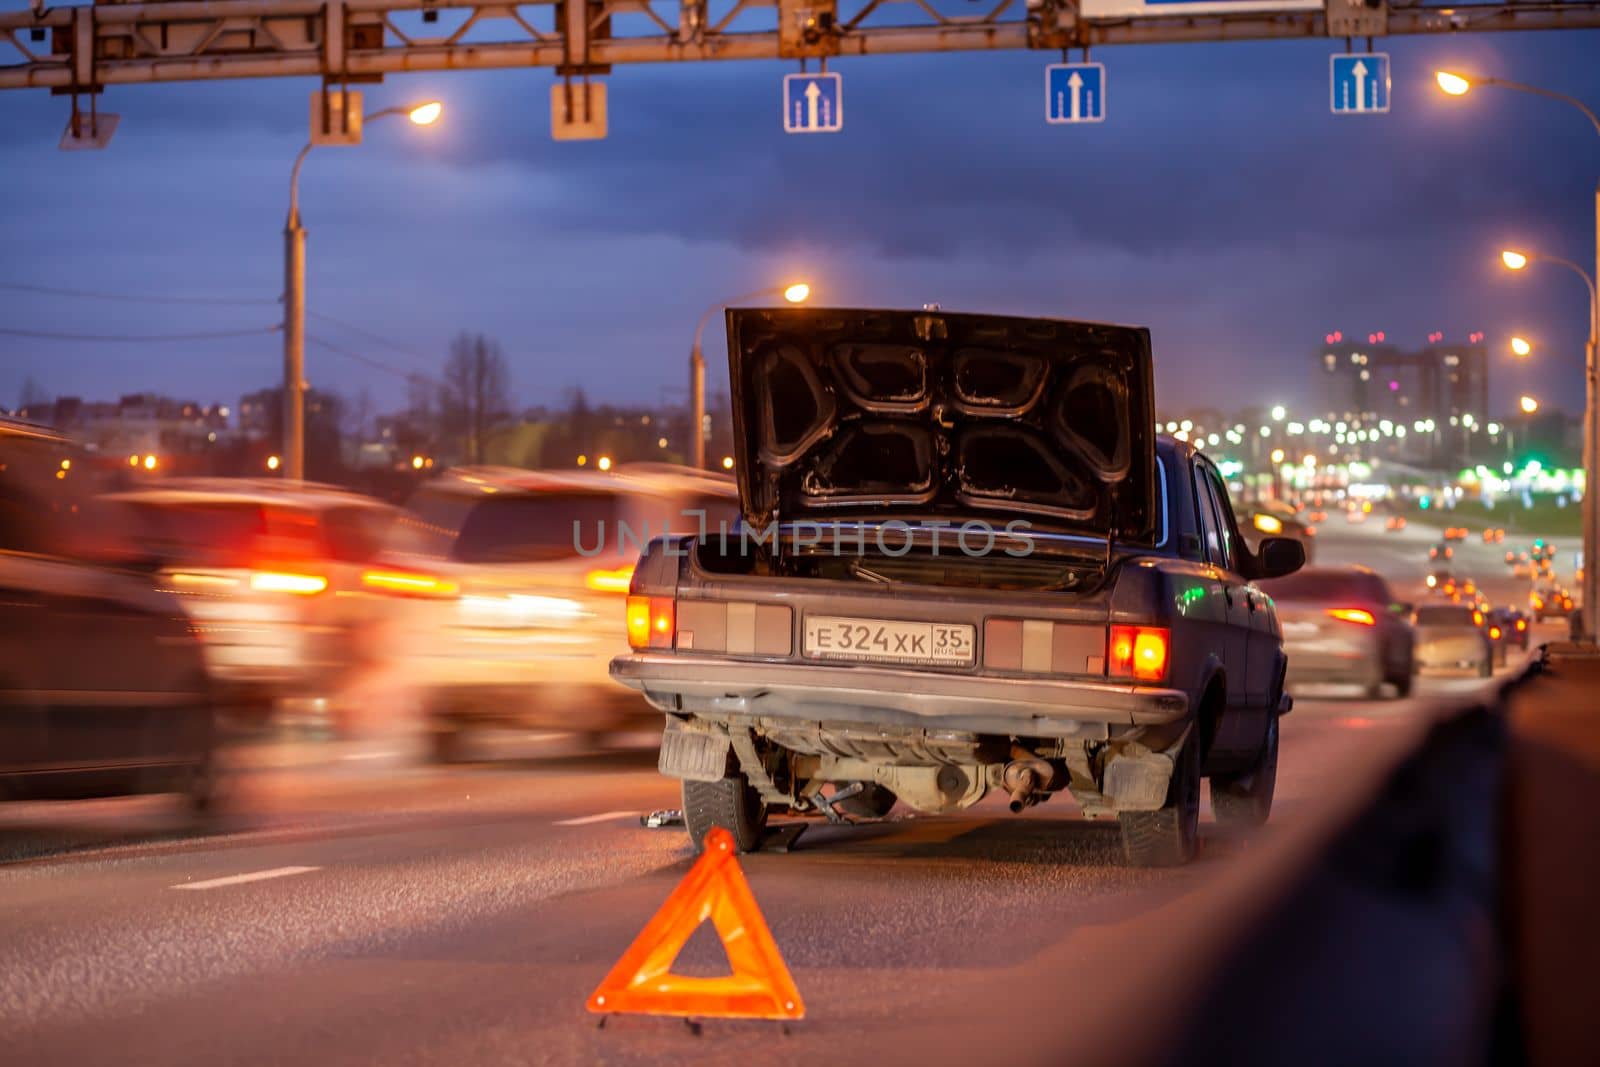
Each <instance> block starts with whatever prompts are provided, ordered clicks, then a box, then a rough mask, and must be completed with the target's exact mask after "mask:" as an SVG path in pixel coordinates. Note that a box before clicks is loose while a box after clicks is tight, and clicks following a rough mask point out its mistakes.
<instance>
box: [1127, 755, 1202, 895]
mask: <svg viewBox="0 0 1600 1067" xmlns="http://www.w3.org/2000/svg"><path fill="white" fill-rule="evenodd" d="M1117 825H1118V827H1119V828H1120V829H1121V831H1122V854H1123V857H1124V858H1125V859H1126V860H1127V862H1128V865H1129V866H1131V867H1179V866H1182V865H1183V864H1185V863H1188V862H1189V861H1190V860H1192V859H1194V857H1195V854H1196V853H1197V852H1199V851H1200V739H1199V736H1198V735H1197V734H1195V733H1194V732H1191V733H1190V735H1189V740H1188V741H1187V742H1185V743H1184V746H1183V748H1182V749H1181V750H1180V751H1179V752H1178V760H1177V765H1176V766H1174V767H1173V768H1172V781H1171V783H1170V784H1169V785H1168V786H1167V803H1166V805H1165V806H1164V807H1162V808H1161V809H1160V810H1159V811H1120V812H1118V813H1117Z"/></svg>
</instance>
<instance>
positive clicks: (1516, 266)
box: [1500, 248, 1528, 270]
mask: <svg viewBox="0 0 1600 1067" xmlns="http://www.w3.org/2000/svg"><path fill="white" fill-rule="evenodd" d="M1500 262H1502V263H1504V264H1505V265H1506V269H1507V270H1521V269H1522V268H1523V267H1526V266H1527V265H1528V257H1527V256H1526V255H1524V254H1523V253H1521V252H1513V251H1512V250H1511V249H1509V248H1508V249H1506V250H1505V251H1504V252H1501V253H1500Z"/></svg>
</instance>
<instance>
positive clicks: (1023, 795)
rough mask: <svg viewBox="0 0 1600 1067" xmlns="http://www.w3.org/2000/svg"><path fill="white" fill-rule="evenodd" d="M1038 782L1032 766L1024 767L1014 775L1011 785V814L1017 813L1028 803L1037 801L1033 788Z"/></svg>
mask: <svg viewBox="0 0 1600 1067" xmlns="http://www.w3.org/2000/svg"><path fill="white" fill-rule="evenodd" d="M1038 782H1039V780H1038V778H1037V777H1035V775H1034V773H1033V768H1031V767H1023V768H1022V769H1021V771H1019V772H1018V773H1017V774H1016V775H1015V776H1014V779H1013V783H1012V786H1011V814H1013V815H1015V814H1017V813H1018V812H1019V811H1021V810H1022V809H1023V808H1025V807H1027V806H1028V805H1030V804H1033V803H1036V801H1035V799H1034V795H1033V790H1034V787H1035V786H1036V785H1038Z"/></svg>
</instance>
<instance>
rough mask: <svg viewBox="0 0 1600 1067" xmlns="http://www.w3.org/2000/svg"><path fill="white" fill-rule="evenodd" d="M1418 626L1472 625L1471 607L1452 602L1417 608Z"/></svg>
mask: <svg viewBox="0 0 1600 1067" xmlns="http://www.w3.org/2000/svg"><path fill="white" fill-rule="evenodd" d="M1417 625H1418V626H1472V625H1475V624H1474V623H1473V621H1472V609H1471V608H1463V607H1457V606H1456V605H1454V604H1449V605H1439V606H1437V607H1421V608H1418V609H1417Z"/></svg>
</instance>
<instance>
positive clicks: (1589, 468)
mask: <svg viewBox="0 0 1600 1067" xmlns="http://www.w3.org/2000/svg"><path fill="white" fill-rule="evenodd" d="M1434 80H1435V81H1437V82H1438V83H1439V88H1440V89H1441V90H1442V91H1444V92H1445V93H1448V94H1449V95H1451V96H1464V95H1466V93H1467V92H1468V91H1469V90H1471V89H1472V88H1474V87H1475V86H1479V85H1484V86H1495V87H1498V88H1501V89H1511V90H1513V91H1515V92H1519V93H1529V94H1531V95H1533V96H1542V97H1544V98H1545V99H1547V100H1555V101H1558V102H1560V103H1563V104H1567V105H1569V106H1571V107H1573V108H1576V109H1577V110H1578V111H1580V112H1582V113H1583V117H1584V118H1586V119H1588V120H1589V124H1590V125H1591V126H1593V127H1594V131H1595V133H1597V134H1600V116H1597V115H1596V114H1595V113H1594V109H1593V108H1591V107H1589V105H1588V104H1585V103H1584V102H1583V101H1582V100H1579V99H1578V98H1577V97H1573V96H1568V95H1567V94H1565V93H1557V92H1552V91H1550V90H1549V89H1541V88H1539V87H1537V86H1534V85H1524V84H1523V83H1521V82H1514V81H1507V80H1506V79H1504V78H1490V77H1482V76H1479V75H1473V74H1461V73H1459V72H1455V71H1443V70H1442V71H1437V72H1435V74H1434ZM1594 225H1595V251H1594V254H1595V275H1596V276H1600V184H1597V185H1596V187H1595V192H1594ZM1536 258H1537V259H1543V260H1546V261H1548V262H1551V263H1556V264H1559V265H1561V266H1564V267H1569V268H1571V269H1572V270H1573V271H1574V272H1575V273H1577V274H1578V275H1579V276H1581V277H1582V278H1583V279H1584V281H1585V282H1586V283H1587V284H1588V286H1589V344H1588V347H1587V349H1586V350H1585V357H1584V419H1583V427H1584V429H1583V470H1584V484H1583V504H1584V507H1583V563H1584V567H1583V639H1584V640H1585V641H1587V642H1589V643H1590V644H1593V643H1594V641H1595V638H1596V636H1597V631H1600V626H1597V625H1596V623H1597V622H1600V567H1596V566H1595V554H1596V553H1595V547H1596V543H1597V539H1600V484H1597V482H1600V367H1597V365H1596V361H1595V349H1596V347H1597V335H1600V294H1597V292H1596V287H1595V278H1594V277H1592V276H1590V275H1589V274H1588V273H1586V272H1585V271H1584V270H1583V268H1582V267H1579V266H1578V265H1577V264H1576V263H1572V262H1569V261H1567V260H1564V259H1557V258H1555V257H1553V256H1537V257H1536V256H1533V255H1530V254H1527V253H1524V252H1520V251H1511V250H1507V251H1505V252H1502V253H1500V261H1501V262H1502V263H1504V264H1505V265H1506V267H1507V269H1509V270H1522V269H1523V268H1525V267H1526V266H1527V265H1528V264H1529V263H1530V262H1531V261H1532V260H1534V259H1536Z"/></svg>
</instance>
